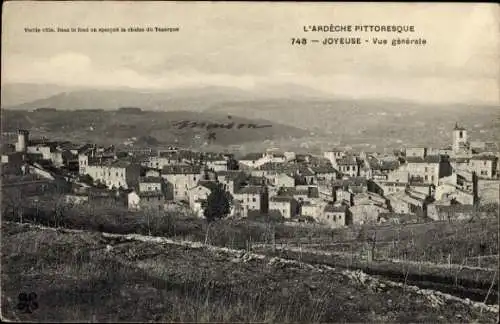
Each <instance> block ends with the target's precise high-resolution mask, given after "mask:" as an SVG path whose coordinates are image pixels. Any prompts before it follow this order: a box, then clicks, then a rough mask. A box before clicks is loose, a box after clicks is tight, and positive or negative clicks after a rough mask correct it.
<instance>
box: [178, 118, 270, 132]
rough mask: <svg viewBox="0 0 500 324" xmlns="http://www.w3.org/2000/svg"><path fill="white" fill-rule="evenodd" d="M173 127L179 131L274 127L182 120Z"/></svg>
mask: <svg viewBox="0 0 500 324" xmlns="http://www.w3.org/2000/svg"><path fill="white" fill-rule="evenodd" d="M173 125H174V126H175V127H177V128H178V129H183V128H202V129H207V130H209V129H217V128H220V129H258V128H267V127H272V125H265V124H264V125H259V124H252V123H248V124H243V123H241V124H240V123H234V122H230V123H211V122H196V121H189V120H181V121H177V122H174V123H173Z"/></svg>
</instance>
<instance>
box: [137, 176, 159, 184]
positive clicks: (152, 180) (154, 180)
mask: <svg viewBox="0 0 500 324" xmlns="http://www.w3.org/2000/svg"><path fill="white" fill-rule="evenodd" d="M162 180H163V179H162V178H161V177H152V176H149V177H142V178H141V182H144V183H159V182H162Z"/></svg>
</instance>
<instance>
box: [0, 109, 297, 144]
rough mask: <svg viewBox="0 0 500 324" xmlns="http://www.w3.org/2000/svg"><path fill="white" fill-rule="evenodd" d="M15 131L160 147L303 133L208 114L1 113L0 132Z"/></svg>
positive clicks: (266, 138) (265, 122)
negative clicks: (152, 142) (142, 141)
mask: <svg viewBox="0 0 500 324" xmlns="http://www.w3.org/2000/svg"><path fill="white" fill-rule="evenodd" d="M193 122H194V123H197V124H196V125H195V127H192V126H193V125H194V124H193ZM202 123H206V124H205V125H203V124H202ZM211 123H219V124H224V125H227V127H226V128H220V127H219V128H213V129H207V126H209V124H211ZM184 124H187V125H184ZM249 124H250V126H248V125H249ZM231 125H232V127H231ZM241 125H243V126H241ZM261 126H266V127H261ZM253 127H256V128H253ZM18 128H25V129H28V130H30V131H31V133H32V134H33V136H47V137H49V138H54V139H65V140H68V139H69V140H72V141H75V142H88V141H92V142H96V143H103V144H119V143H122V142H124V141H126V140H128V139H130V138H133V137H135V138H137V139H140V138H150V139H151V138H155V139H156V140H157V141H158V142H159V143H160V144H177V145H182V146H193V147H200V146H203V144H204V143H205V142H207V136H209V134H210V133H211V132H214V133H215V139H212V141H211V142H213V144H214V145H220V146H227V145H238V144H244V143H247V142H257V143H258V142H260V143H262V142H263V141H266V140H276V139H280V138H300V137H302V136H305V135H306V134H307V132H306V131H304V130H302V129H299V128H296V127H292V126H287V125H282V124H279V123H274V122H270V121H267V120H264V119H249V118H241V117H237V116H234V117H233V116H227V115H222V114H214V113H209V112H203V113H198V112H189V111H169V112H157V111H143V112H142V113H136V112H133V113H127V112H123V111H116V110H115V111H97V110H94V111H87V110H78V111H44V112H41V111H38V112H37V111H34V112H29V111H25V110H24V111H23V110H20V111H13V110H4V111H3V116H2V129H3V131H4V132H13V131H16V129H18ZM208 128H210V127H208Z"/></svg>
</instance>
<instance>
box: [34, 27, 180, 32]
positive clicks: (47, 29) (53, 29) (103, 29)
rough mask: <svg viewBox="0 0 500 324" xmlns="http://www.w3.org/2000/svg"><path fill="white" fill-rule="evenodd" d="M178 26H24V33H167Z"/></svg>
mask: <svg viewBox="0 0 500 324" xmlns="http://www.w3.org/2000/svg"><path fill="white" fill-rule="evenodd" d="M178 31H180V28H179V27H157V26H154V27H151V26H148V27H134V26H131V27H99V28H97V27H41V28H40V27H25V28H24V32H25V33H169V32H178Z"/></svg>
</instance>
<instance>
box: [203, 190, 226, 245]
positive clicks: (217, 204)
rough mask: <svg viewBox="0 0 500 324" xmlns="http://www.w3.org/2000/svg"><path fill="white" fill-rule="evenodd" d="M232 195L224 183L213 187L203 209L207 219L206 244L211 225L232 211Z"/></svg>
mask: <svg viewBox="0 0 500 324" xmlns="http://www.w3.org/2000/svg"><path fill="white" fill-rule="evenodd" d="M232 200H233V199H232V196H231V194H230V193H229V192H227V191H225V190H224V189H223V187H222V184H220V183H217V184H216V185H215V186H214V188H212V190H211V192H210V194H209V195H208V197H207V200H206V202H205V205H204V209H203V216H205V219H206V220H207V223H208V225H207V232H206V234H205V244H207V242H208V233H209V231H210V225H211V224H212V223H213V222H214V221H216V220H218V219H221V218H224V217H226V216H227V215H229V213H230V212H231V204H232Z"/></svg>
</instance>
